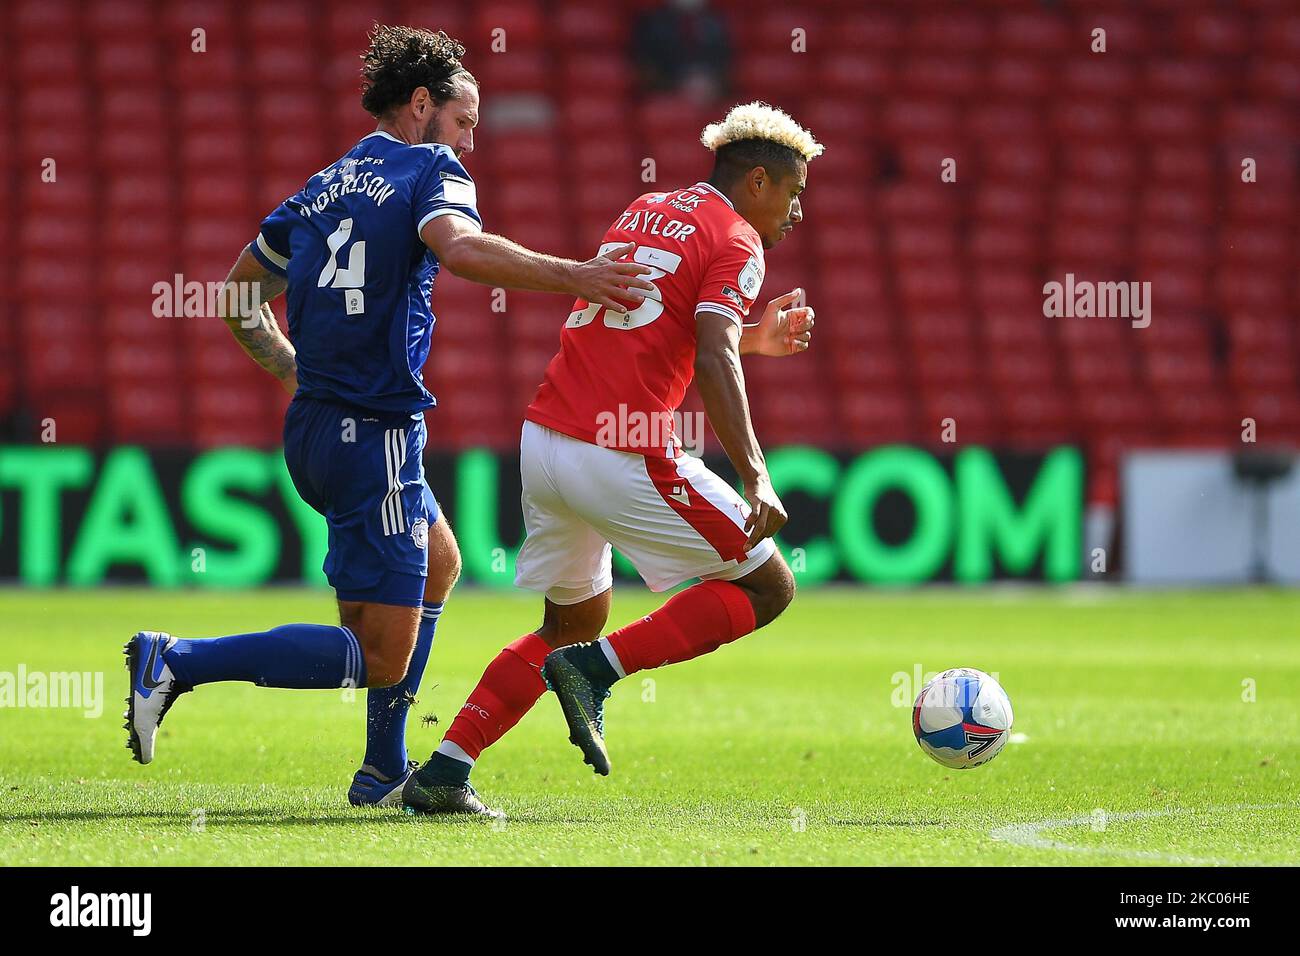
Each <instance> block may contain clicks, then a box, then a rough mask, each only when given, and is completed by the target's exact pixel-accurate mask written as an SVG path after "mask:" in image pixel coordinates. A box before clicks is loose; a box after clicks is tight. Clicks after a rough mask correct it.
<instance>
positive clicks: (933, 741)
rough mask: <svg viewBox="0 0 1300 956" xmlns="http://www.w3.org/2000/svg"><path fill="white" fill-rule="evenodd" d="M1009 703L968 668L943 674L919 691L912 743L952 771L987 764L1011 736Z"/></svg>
mask: <svg viewBox="0 0 1300 956" xmlns="http://www.w3.org/2000/svg"><path fill="white" fill-rule="evenodd" d="M1011 721H1012V713H1011V698H1009V697H1008V696H1007V692H1006V691H1004V690H1003V689H1002V685H1001V684H999V683H998V682H997V681H995V680H994V679H993V678H992V677H990V676H989V675H988V674H986V673H984V672H983V671H977V670H975V669H974V668H972V667H954V668H953V669H952V670H946V671H944V672H943V673H942V674H940V675H939V676H938V677H936V678H935V679H934V680H932V681H930V682H929V683H928V684H926V685H925V686H924V687H922V688H921V693H919V694H918V695H917V697H916V704H915V705H914V706H913V708H912V730H913V732H915V734H916V742H917V743H918V744H920V745H921V749H922V750H924V751H925V752H926V753H928V754H929V755H930V756H931V757H933V758H934V759H935V760H937V761H938V762H939V763H941V764H943V765H944V766H945V767H951V768H952V769H954V770H966V769H968V768H970V767H978V766H979V765H980V764H982V763H988V762H989V761H990V760H992V759H993V758H994V757H996V756H997V755H998V752H999V751H1000V750H1001V749H1002V748H1003V746H1004V745H1005V744H1006V742H1007V737H1009V736H1010V735H1011Z"/></svg>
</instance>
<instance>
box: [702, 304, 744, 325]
mask: <svg viewBox="0 0 1300 956" xmlns="http://www.w3.org/2000/svg"><path fill="white" fill-rule="evenodd" d="M701 312H716V313H717V314H718V315H725V316H726V317H727V318H729V319H731V321H732V322H735V323H736V324H737V325H739V326H741V327H742V328H743V327H744V325H745V320H744V319H742V318H741V317H740V313H739V312H737V311H736V310H735V309H732V308H729V307H728V306H725V305H720V304H718V303H717V302H700V303H699V304H697V305H696V306H695V314H696V315H699V314H700V313H701Z"/></svg>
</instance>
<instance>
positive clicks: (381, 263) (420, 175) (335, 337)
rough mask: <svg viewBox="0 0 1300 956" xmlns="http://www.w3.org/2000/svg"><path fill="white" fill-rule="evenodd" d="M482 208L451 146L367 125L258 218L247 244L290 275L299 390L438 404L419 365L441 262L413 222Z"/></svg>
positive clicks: (363, 402) (413, 407)
mask: <svg viewBox="0 0 1300 956" xmlns="http://www.w3.org/2000/svg"><path fill="white" fill-rule="evenodd" d="M477 207H478V203H477V197H476V195H475V191H474V181H473V180H472V179H471V178H470V176H469V173H467V172H466V171H465V167H464V166H462V165H461V164H460V162H459V161H458V160H457V159H456V155H455V153H454V152H453V151H452V150H451V148H450V147H448V146H442V145H438V144H428V145H419V146H410V145H407V144H406V143H403V142H401V141H400V140H398V139H396V138H394V137H392V136H390V135H389V134H387V133H384V132H374V133H371V134H370V135H369V136H366V137H365V138H363V139H362V140H361V141H360V142H359V143H357V145H356V146H354V147H352V149H351V150H350V151H349V152H348V153H347V155H346V156H344V157H343V158H342V159H340V160H339V161H338V162H336V163H332V164H331V165H329V166H326V167H325V168H324V169H322V170H321V171H320V172H319V173H317V174H316V175H314V176H312V177H311V179H309V180H308V181H307V185H306V186H304V187H303V189H302V190H301V191H300V192H298V193H296V194H294V195H293V196H291V197H289V198H288V199H286V200H285V201H284V202H283V203H281V204H280V206H279V207H277V208H276V210H275V211H274V212H273V213H271V215H269V216H267V217H266V219H265V220H263V222H262V229H261V232H260V233H259V234H258V236H257V239H256V240H255V241H254V242H253V244H252V247H251V248H252V251H253V255H255V256H256V257H257V259H258V261H260V262H261V263H262V264H263V265H264V266H266V268H267V269H270V270H271V271H272V272H275V273H277V274H279V275H282V276H284V277H286V278H287V279H288V283H289V288H288V291H287V293H286V297H287V299H288V317H289V339H290V341H292V342H293V345H294V349H295V350H296V351H297V353H298V392H297V394H298V395H299V396H302V397H304V398H319V399H325V400H327V401H341V402H346V403H348V404H352V405H357V406H360V407H362V408H371V409H376V410H379V411H388V412H410V413H412V414H414V413H416V412H419V411H422V410H423V409H426V408H429V407H430V406H432V405H434V404H435V401H434V397H433V396H432V395H431V394H430V393H429V390H428V389H427V388H425V387H424V380H423V376H422V375H421V369H422V368H423V367H424V363H425V360H426V359H427V358H428V357H429V340H430V337H431V335H432V332H433V323H434V317H433V313H432V312H431V311H430V309H429V293H430V292H431V291H432V289H433V280H434V277H435V276H436V275H437V274H438V268H439V266H438V259H437V257H436V256H435V255H434V254H433V253H432V252H431V251H430V250H429V249H428V247H427V246H425V245H424V243H423V242H421V241H420V230H421V229H423V228H424V225H425V223H427V222H428V221H429V220H431V219H433V218H435V217H437V216H447V215H455V216H464V217H465V218H466V219H469V220H470V221H471V222H473V223H474V224H475V225H476V226H480V227H481V226H482V220H481V219H480V217H479V213H478V208H477Z"/></svg>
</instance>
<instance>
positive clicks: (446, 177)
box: [439, 173, 478, 206]
mask: <svg viewBox="0 0 1300 956" xmlns="http://www.w3.org/2000/svg"><path fill="white" fill-rule="evenodd" d="M439 175H440V176H442V198H443V199H444V200H445V201H446V202H447V203H448V204H449V205H452V206H474V205H476V204H477V202H478V190H477V189H475V187H474V184H473V183H472V182H470V181H469V180H468V179H462V178H461V177H459V176H456V175H453V174H452V173H440V174H439Z"/></svg>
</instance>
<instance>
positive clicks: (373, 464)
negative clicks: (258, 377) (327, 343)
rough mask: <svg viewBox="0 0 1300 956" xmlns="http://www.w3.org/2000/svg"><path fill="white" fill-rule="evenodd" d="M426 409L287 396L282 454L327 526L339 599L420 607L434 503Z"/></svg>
mask: <svg viewBox="0 0 1300 956" xmlns="http://www.w3.org/2000/svg"><path fill="white" fill-rule="evenodd" d="M425 437H426V433H425V429H424V416H423V415H422V414H417V415H410V414H401V413H391V412H376V411H371V410H368V409H363V408H356V407H354V406H351V405H343V404H338V403H334V402H327V401H322V400H320V399H314V398H295V399H294V400H293V401H292V402H291V403H290V404H289V410H288V412H287V413H286V414H285V417H284V460H285V463H286V464H287V465H288V466H289V476H290V477H291V478H292V479H293V484H294V487H295V488H297V489H298V494H299V495H301V496H302V500H303V501H305V502H307V504H309V505H311V506H312V507H313V508H315V509H316V510H317V511H319V512H320V513H321V514H322V515H324V516H325V521H326V523H327V524H328V526H329V551H328V553H327V554H326V556H325V576H326V577H327V578H328V579H329V582H330V585H331V586H332V587H333V588H334V590H335V591H337V592H338V597H339V599H340V600H342V601H371V602H374V603H377V604H397V605H402V606H404V607H419V606H420V603H421V601H422V600H423V598H424V580H425V577H426V576H427V575H428V573H429V527H430V526H431V525H432V524H434V523H435V522H436V521H437V520H438V502H437V501H436V500H435V499H434V497H433V492H432V491H430V490H429V485H428V484H427V483H426V482H425V480H424V460H423V452H424V443H425Z"/></svg>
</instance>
